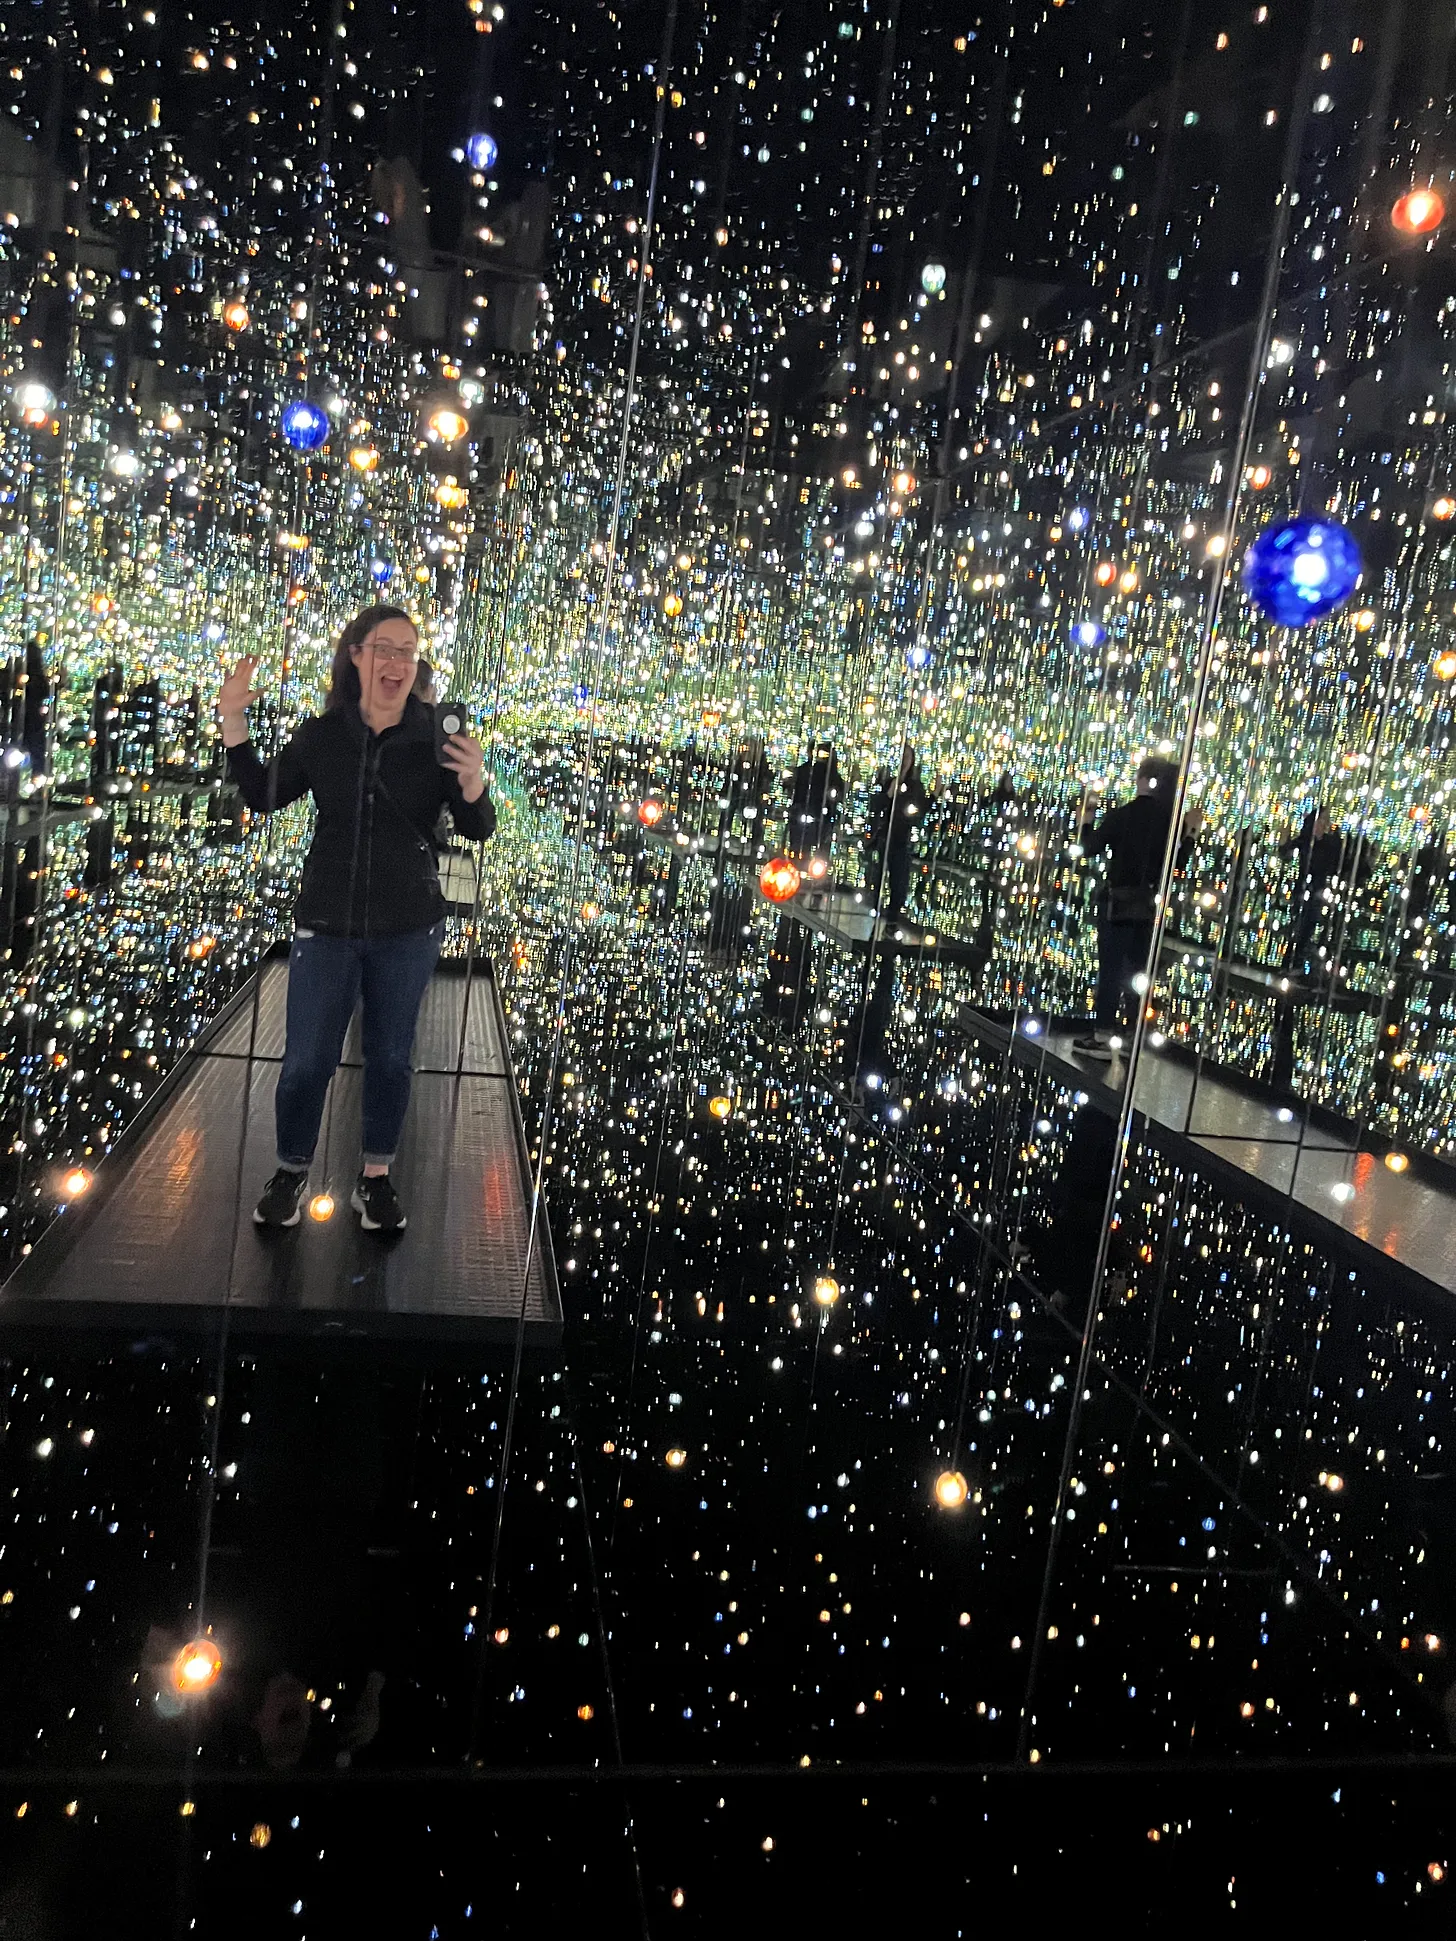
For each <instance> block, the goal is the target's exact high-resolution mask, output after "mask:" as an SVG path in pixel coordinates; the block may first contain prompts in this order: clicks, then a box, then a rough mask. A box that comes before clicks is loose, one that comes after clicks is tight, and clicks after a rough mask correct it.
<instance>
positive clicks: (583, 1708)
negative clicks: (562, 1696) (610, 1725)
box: [576, 1705, 597, 1721]
mask: <svg viewBox="0 0 1456 1941" xmlns="http://www.w3.org/2000/svg"><path fill="white" fill-rule="evenodd" d="M596 1715H597V1714H596V1707H595V1706H594V1705H578V1706H577V1708H576V1716H577V1717H578V1718H579V1719H581V1720H583V1721H585V1720H587V1719H594V1718H595V1717H596Z"/></svg>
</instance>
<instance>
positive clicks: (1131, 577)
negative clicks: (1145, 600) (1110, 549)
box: [1117, 566, 1138, 593]
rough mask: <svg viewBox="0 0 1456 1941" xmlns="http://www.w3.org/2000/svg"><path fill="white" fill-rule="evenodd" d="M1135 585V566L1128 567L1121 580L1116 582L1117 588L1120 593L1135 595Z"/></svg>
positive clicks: (1136, 579)
mask: <svg viewBox="0 0 1456 1941" xmlns="http://www.w3.org/2000/svg"><path fill="white" fill-rule="evenodd" d="M1137 584H1138V572H1137V568H1136V567H1135V566H1129V567H1128V569H1127V571H1126V572H1125V573H1124V574H1123V576H1122V578H1121V579H1120V580H1119V581H1118V582H1117V588H1118V591H1119V592H1120V593H1136V592H1137Z"/></svg>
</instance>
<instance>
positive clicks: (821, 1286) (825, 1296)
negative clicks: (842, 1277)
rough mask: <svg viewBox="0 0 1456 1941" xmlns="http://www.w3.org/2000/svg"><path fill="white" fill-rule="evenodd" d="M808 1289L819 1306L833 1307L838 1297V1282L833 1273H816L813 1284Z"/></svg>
mask: <svg viewBox="0 0 1456 1941" xmlns="http://www.w3.org/2000/svg"><path fill="white" fill-rule="evenodd" d="M809 1291H810V1292H811V1293H812V1294H813V1296H814V1299H815V1300H816V1301H817V1302H818V1303H819V1305H820V1307H833V1306H834V1303H835V1302H836V1301H837V1300H838V1299H839V1282H838V1281H837V1280H836V1279H835V1278H834V1276H833V1274H816V1275H815V1276H814V1285H813V1287H812V1288H811V1289H810V1290H809Z"/></svg>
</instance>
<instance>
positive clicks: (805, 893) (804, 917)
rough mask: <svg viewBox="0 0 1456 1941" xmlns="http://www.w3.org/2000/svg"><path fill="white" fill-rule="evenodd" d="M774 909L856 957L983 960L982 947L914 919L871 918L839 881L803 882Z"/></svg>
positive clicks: (856, 894) (859, 895)
mask: <svg viewBox="0 0 1456 1941" xmlns="http://www.w3.org/2000/svg"><path fill="white" fill-rule="evenodd" d="M760 894H761V893H760ZM764 901H767V899H766V898H765V899H764ZM777 907H778V908H780V909H782V910H784V911H786V912H787V913H788V915H790V916H792V917H794V918H796V919H797V920H798V921H799V922H800V923H802V924H803V925H804V927H805V929H806V930H812V931H814V932H815V934H816V935H818V936H820V937H825V938H827V939H828V940H829V941H830V942H831V943H834V944H838V945H839V946H840V948H841V949H844V950H849V951H853V952H855V953H856V954H859V955H864V954H865V953H867V952H869V951H871V950H873V951H875V952H877V953H881V954H883V955H885V956H891V957H901V956H908V955H911V954H918V953H921V952H929V953H932V954H933V955H934V956H936V957H938V958H939V959H940V960H941V961H942V962H943V963H948V964H975V965H979V964H984V963H985V961H986V954H987V953H986V949H985V947H984V945H982V944H979V943H977V942H975V941H973V940H972V939H970V938H966V937H952V936H949V935H947V934H946V932H945V931H944V930H938V929H936V927H935V926H934V925H933V924H925V923H920V922H919V921H918V920H917V919H916V918H914V917H907V916H876V914H875V912H874V910H873V909H872V907H871V905H870V903H869V901H868V899H867V898H866V897H865V895H864V893H863V892H862V891H857V890H854V889H851V888H849V887H847V886H846V885H844V884H839V883H833V884H828V883H827V884H825V885H824V886H823V887H822V888H821V887H816V886H813V885H806V886H805V887H804V888H803V889H802V890H800V891H799V893H798V895H797V896H796V897H795V898H794V899H793V901H792V902H790V903H785V904H780V905H778V906H777Z"/></svg>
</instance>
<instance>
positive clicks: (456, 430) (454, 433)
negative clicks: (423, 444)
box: [430, 404, 470, 445]
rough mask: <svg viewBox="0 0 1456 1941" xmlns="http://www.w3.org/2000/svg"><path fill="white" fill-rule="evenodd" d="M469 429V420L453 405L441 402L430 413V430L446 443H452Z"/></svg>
mask: <svg viewBox="0 0 1456 1941" xmlns="http://www.w3.org/2000/svg"><path fill="white" fill-rule="evenodd" d="M469 429H470V420H469V419H468V418H467V417H466V416H465V414H464V413H463V412H461V411H457V410H456V409H455V408H454V406H453V405H448V404H442V405H441V406H440V407H439V409H438V410H436V411H432V412H431V413H430V430H431V431H432V432H433V433H434V434H435V436H436V437H437V438H439V439H441V440H442V441H443V442H444V443H445V444H447V445H453V444H455V443H456V442H457V440H459V439H461V438H463V437H464V436H465V434H466V432H467V431H469Z"/></svg>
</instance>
